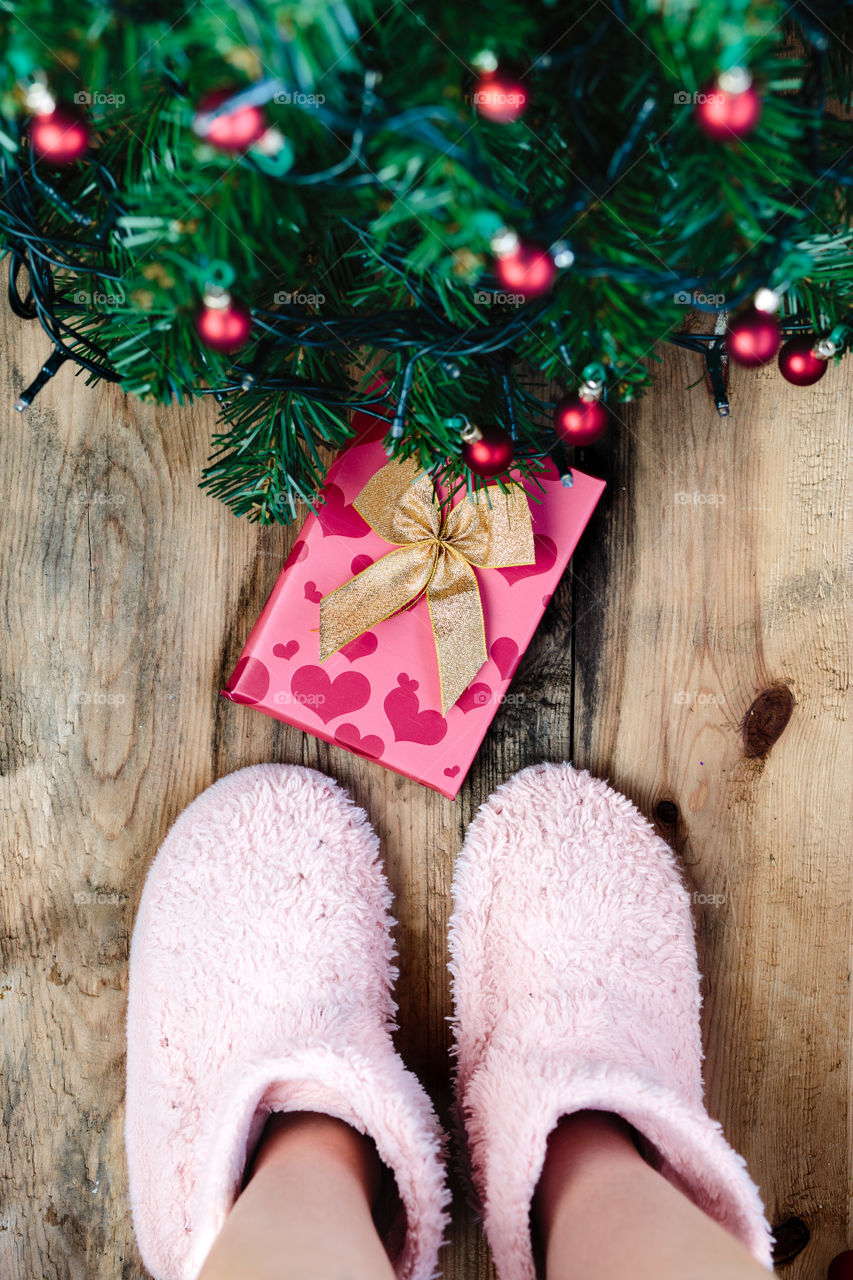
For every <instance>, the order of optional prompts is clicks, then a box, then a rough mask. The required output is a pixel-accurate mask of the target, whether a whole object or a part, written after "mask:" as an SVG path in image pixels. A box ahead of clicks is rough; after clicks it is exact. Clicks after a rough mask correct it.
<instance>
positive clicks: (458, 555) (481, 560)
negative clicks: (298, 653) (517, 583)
mask: <svg viewBox="0 0 853 1280" xmlns="http://www.w3.org/2000/svg"><path fill="white" fill-rule="evenodd" d="M353 506H354V507H355V509H356V511H358V512H359V514H360V515H362V516H363V517H364V519H365V520H366V521H367V523H368V524H369V525H370V527H371V529H373V531H374V532H375V533H378V534H379V536H380V537H381V538H384V539H385V541H386V542H392V543H394V544H395V547H396V550H394V551H390V552H389V553H388V554H387V555H384V556H382V558H381V559H380V560H377V561H376V562H375V563H374V564H372V565H369V566H368V568H367V569H364V570H362V572H361V573H357V574H356V575H355V577H354V578H350V580H349V581H348V582H345V583H344V584H343V586H340V587H338V588H337V590H335V591H332V592H330V593H329V595H327V596H323V599H322V600H321V601H320V660H321V661H323V660H324V659H326V658H328V657H329V655H330V654H332V653H334V652H335V651H336V650H337V649H340V648H341V647H342V646H343V645H345V644H349V642H350V640H354V639H355V638H356V636H360V635H362V633H363V632H365V631H369V630H370V628H371V627H375V626H376V624H377V623H378V622H382V621H384V620H385V619H386V618H390V617H391V615H392V614H395V613H397V612H399V610H400V609H404V608H405V607H406V605H408V604H410V603H412V602H413V601H414V600H416V599H417V598H418V596H420V595H421V594H422V593H424V592H425V593H426V598H427V603H428V605H429V613H430V621H431V623H432V632H433V639H434V641H435V651H436V656H437V658H438V675H439V680H440V682H441V710H442V713H444V712H445V711H447V708H448V707H452V706H453V703H454V702H455V701H456V699H457V698H458V697H459V696H460V695H461V694H462V692H463V691H464V690H465V689H466V688H467V686H468V685H469V684H470V683H471V681H472V680H473V679H474V676H475V675H476V674H477V672H478V671H479V670H480V667H481V666H482V665H483V663H484V662H485V661H486V658H487V656H488V655H487V653H486V635H485V628H484V625H483V606H482V603H481V601H480V588H479V586H478V585H477V576H476V574H475V573H474V570H473V568H472V566H473V565H476V566H477V567H478V568H480V569H502V568H509V567H510V566H512V565H522V564H533V562H534V559H535V549H534V545H533V528H532V525H531V521H530V507H529V505H528V502H527V497H526V495H525V493H524V490H523V489H522V488H521V487H520V486H518V485H513V486H512V487H511V488H510V490H509V493H507V494H503V493H501V491H500V489H499V488H498V487H497V486H496V485H493V486H491V487H490V488H489V489H488V490H486V489H480V490H478V491H476V492H475V493H474V494H472V495H470V496H469V497H466V498H463V500H462V501H461V502H460V503H458V504H457V505H456V506H455V507H453V508H452V510H450V511H446V510H444V511H443V510H442V507H441V506H440V504H439V502H438V499H437V497H436V494H435V489H434V486H433V483H432V480H431V479H430V477H429V475H428V474H427V473H426V472H424V471H423V469H422V468H421V467H419V466H418V464H417V463H416V462H415V461H414V460H413V459H410V460H408V461H406V462H389V463H388V464H387V465H386V466H384V467H382V468H381V470H379V471H377V472H376V474H375V475H374V476H372V477H371V479H370V480H368V482H367V484H366V485H365V486H364V488H363V489H362V491H361V493H360V494H359V495H358V497H357V498H356V499H355V500H354V502H353Z"/></svg>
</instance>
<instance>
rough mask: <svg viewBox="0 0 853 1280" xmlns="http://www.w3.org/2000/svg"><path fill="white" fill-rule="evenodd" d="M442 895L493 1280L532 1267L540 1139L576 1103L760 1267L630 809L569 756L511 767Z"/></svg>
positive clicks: (695, 1019) (751, 1200) (686, 951)
mask: <svg viewBox="0 0 853 1280" xmlns="http://www.w3.org/2000/svg"><path fill="white" fill-rule="evenodd" d="M453 897H454V911H453V916H452V919H451V923H450V954H451V966H450V967H451V973H452V976H453V995H454V1003H455V1018H454V1024H455V1039H456V1053H457V1057H458V1072H457V1097H458V1102H459V1105H460V1109H461V1112H462V1115H463V1117H464V1121H465V1127H466V1130H467V1138H468V1147H469V1154H470V1159H471V1166H472V1173H473V1178H474V1182H475V1185H476V1188H477V1191H478V1193H479V1195H480V1198H481V1200H482V1203H483V1207H484V1221H485V1228H486V1233H487V1235H488V1238H489V1243H490V1244H491V1247H492V1251H493V1253H494V1257H495V1262H496V1264H497V1269H498V1273H499V1275H500V1280H532V1277H533V1276H534V1275H535V1267H534V1261H533V1253H532V1245H531V1235H530V1218H529V1215H530V1204H531V1199H532V1196H533V1192H534V1190H535V1187H536V1184H537V1183H538V1181H539V1177H540V1174H541V1172H542V1166H543V1164H544V1159H545V1147H546V1143H547V1140H548V1135H549V1133H550V1132H551V1130H552V1129H553V1128H554V1127H555V1125H556V1124H557V1122H558V1120H559V1119H560V1117H561V1116H564V1115H570V1114H572V1113H573V1112H576V1111H581V1110H587V1109H589V1110H596V1111H609V1112H614V1113H616V1114H617V1115H620V1116H622V1117H623V1119H625V1120H627V1121H628V1123H629V1124H631V1125H633V1127H634V1128H635V1129H636V1130H637V1131H638V1132H639V1133H640V1134H641V1135H642V1136H643V1137H644V1138H645V1139H646V1140H647V1142H648V1143H649V1144H651V1147H652V1148H653V1149H654V1160H653V1162H654V1163H656V1165H657V1167H658V1168H659V1169H660V1170H661V1172H662V1173H663V1174H664V1175H665V1176H666V1177H667V1178H668V1179H669V1181H670V1182H672V1183H673V1184H674V1185H675V1186H677V1187H678V1188H679V1189H680V1190H682V1191H683V1192H685V1193H686V1194H687V1195H688V1196H689V1197H690V1198H691V1199H692V1200H693V1201H694V1202H695V1203H696V1204H697V1205H699V1207H700V1208H702V1209H703V1210H705V1211H706V1212H707V1213H708V1214H710V1215H711V1216H712V1217H714V1218H716V1219H717V1221H718V1222H720V1223H722V1225H723V1226H724V1227H726V1228H727V1229H728V1230H729V1231H731V1232H732V1233H733V1234H734V1235H735V1236H737V1237H738V1238H739V1239H740V1240H742V1241H743V1243H744V1244H745V1245H746V1246H747V1248H748V1249H749V1250H750V1251H751V1252H752V1253H753V1255H754V1256H755V1257H756V1258H757V1259H758V1260H759V1262H762V1263H763V1264H764V1265H765V1266H767V1267H769V1266H770V1235H769V1229H768V1227H767V1224H766V1221H765V1218H764V1214H763V1211H762V1206H761V1201H760V1198H759V1194H758V1190H757V1188H756V1187H755V1185H754V1184H753V1182H752V1181H751V1179H750V1177H749V1174H748V1173H747V1170H746V1166H745V1164H744V1161H743V1159H742V1157H741V1156H739V1155H737V1154H736V1153H735V1152H734V1151H733V1150H732V1149H731V1147H730V1146H729V1145H728V1143H727V1142H726V1140H725V1138H724V1137H723V1133H722V1130H721V1129H720V1126H719V1124H717V1122H716V1121H714V1120H711V1119H710V1118H709V1116H708V1115H707V1113H706V1111H705V1109H704V1106H703V1103H702V1077H701V1060H702V1048H701V1041H700V1034H699V1007H700V996H699V974H698V971H697V967H696V951H695V947H694V942H693V925H692V920H691V916H690V908H689V903H688V897H687V893H686V891H685V889H684V886H683V884H682V882H681V879H680V876H679V873H678V870H677V868H676V865H675V860H674V858H673V855H672V853H671V851H670V849H669V848H668V846H667V845H666V844H664V842H663V841H662V840H660V839H659V838H658V837H657V836H656V835H655V833H654V831H653V830H652V828H651V827H650V826H649V824H648V822H646V820H645V819H644V818H643V817H642V816H641V814H640V813H638V811H637V810H636V809H635V808H634V806H633V805H632V804H631V802H630V801H629V800H627V799H626V798H625V797H624V796H621V795H619V794H618V793H617V792H615V791H613V790H612V789H611V788H610V787H608V786H607V784H606V783H604V782H601V781H600V780H599V779H597V778H592V777H590V775H589V774H588V773H585V772H584V773H580V772H578V771H576V770H575V769H573V768H572V767H571V766H570V765H553V764H543V765H537V766H535V767H534V768H531V769H525V770H524V771H523V772H522V773H519V774H517V775H516V776H515V777H514V778H512V779H511V780H510V781H509V782H507V783H505V784H504V785H503V786H502V787H500V788H499V789H498V791H497V792H496V793H495V795H494V796H492V798H491V799H490V800H489V801H488V802H487V803H486V804H485V805H484V806H483V807H482V809H481V810H480V812H479V814H478V815H477V817H476V819H475V820H474V822H473V823H472V825H471V827H470V828H469V831H468V835H467V837H466V840H465V845H464V847H463V849H462V852H461V854H460V856H459V862H458V864H457V870H456V876H455V880H454V885H453Z"/></svg>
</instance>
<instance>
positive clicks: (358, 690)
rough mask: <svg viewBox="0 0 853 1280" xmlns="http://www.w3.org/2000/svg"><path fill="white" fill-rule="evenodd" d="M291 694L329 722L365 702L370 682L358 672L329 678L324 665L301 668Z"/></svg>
mask: <svg viewBox="0 0 853 1280" xmlns="http://www.w3.org/2000/svg"><path fill="white" fill-rule="evenodd" d="M290 693H291V696H292V698H293V700H294V701H295V702H298V703H300V705H302V706H304V707H307V708H308V710H309V711H313V712H314V714H315V715H317V716H319V717H320V719H321V720H322V721H323V724H328V723H329V721H330V720H337V718H338V716H343V715H346V714H347V712H352V711H358V709H359V707H363V706H365V705H366V703H367V702H368V700H369V698H370V681H369V680H368V679H367V678H366V676H363V675H361V674H360V673H359V672H358V671H343V672H342V673H341V674H340V675H339V676H336V677H335V679H334V680H330V679H329V677H328V676H327V675H326V673H325V671H324V670H323V668H322V667H300V668H299V670H298V671H296V672H295V673H294V676H293V679H292V680H291V682H290Z"/></svg>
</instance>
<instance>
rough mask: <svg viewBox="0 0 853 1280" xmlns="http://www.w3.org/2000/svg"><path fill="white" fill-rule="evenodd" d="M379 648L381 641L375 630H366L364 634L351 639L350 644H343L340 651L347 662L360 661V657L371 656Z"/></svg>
mask: <svg viewBox="0 0 853 1280" xmlns="http://www.w3.org/2000/svg"><path fill="white" fill-rule="evenodd" d="M378 648H379V641H378V640H377V639H376V636H375V635H374V634H373V632H372V631H365V632H364V634H363V635H360V636H356V638H355V639H354V640H350V642H349V644H345V645H342V646H341V648H340V649H339V650H338V653H340V654H342V655H343V656H344V657H345V658H346V660H347V662H358V660H359V658H369V657H370V655H371V653H375V652H376V650H377V649H378Z"/></svg>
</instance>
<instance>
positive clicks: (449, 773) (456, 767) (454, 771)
mask: <svg viewBox="0 0 853 1280" xmlns="http://www.w3.org/2000/svg"><path fill="white" fill-rule="evenodd" d="M458 772H459V765H458V764H455V765H453V766H452V768H450V769H445V771H444V773H445V777H448V778H455V777H456V775H457V773H458Z"/></svg>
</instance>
